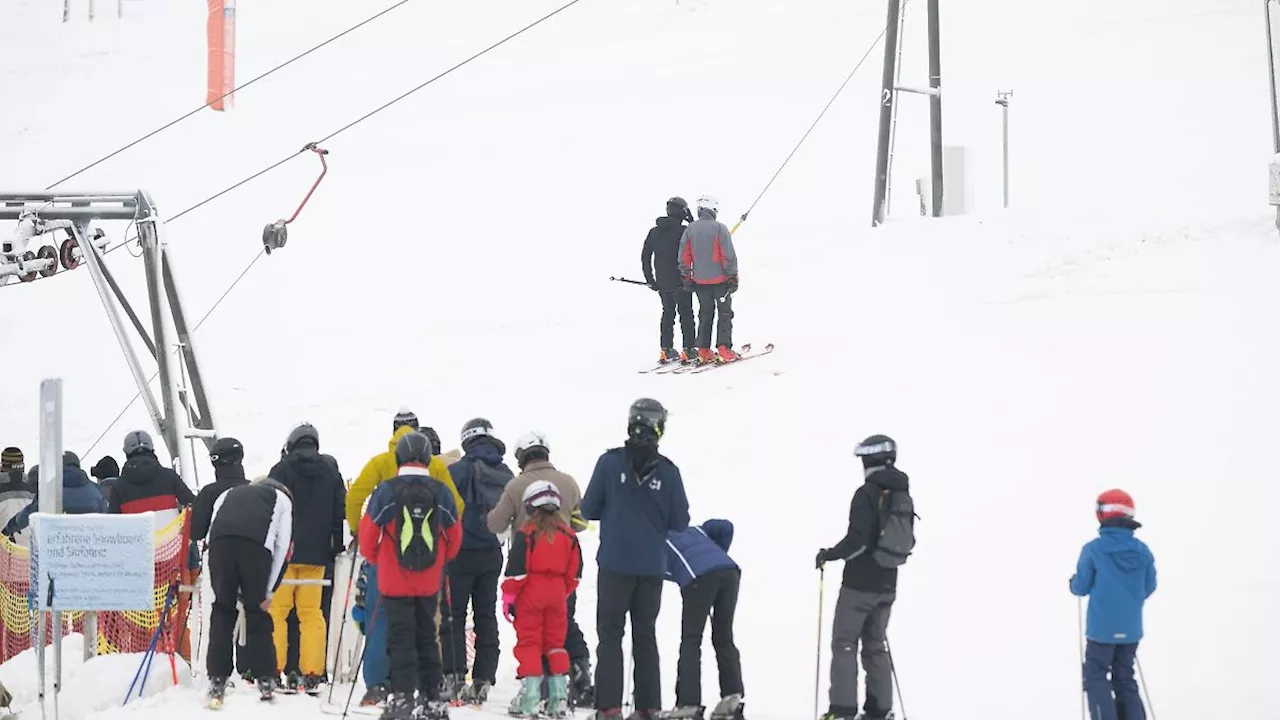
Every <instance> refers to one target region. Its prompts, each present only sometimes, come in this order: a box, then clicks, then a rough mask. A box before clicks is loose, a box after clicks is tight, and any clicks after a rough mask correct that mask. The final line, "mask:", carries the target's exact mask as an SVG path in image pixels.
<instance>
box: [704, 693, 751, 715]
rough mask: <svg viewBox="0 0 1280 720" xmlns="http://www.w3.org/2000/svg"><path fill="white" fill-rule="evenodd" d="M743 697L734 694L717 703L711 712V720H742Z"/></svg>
mask: <svg viewBox="0 0 1280 720" xmlns="http://www.w3.org/2000/svg"><path fill="white" fill-rule="evenodd" d="M743 707H744V706H743V702H742V696H741V695H739V694H737V693H734V694H733V695H727V696H725V697H724V698H722V699H721V700H720V702H718V703H716V707H715V709H714V710H712V711H711V720H742V708H743Z"/></svg>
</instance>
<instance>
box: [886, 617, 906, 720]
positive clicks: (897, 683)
mask: <svg viewBox="0 0 1280 720" xmlns="http://www.w3.org/2000/svg"><path fill="white" fill-rule="evenodd" d="M884 651H885V652H886V653H888V654H889V674H890V675H891V676H893V685H894V687H896V688H897V689H898V707H900V708H902V720H907V703H906V702H905V701H904V700H903V699H902V681H900V680H898V666H897V665H895V664H894V662H893V648H891V647H889V638H888V636H886V637H885V639H884Z"/></svg>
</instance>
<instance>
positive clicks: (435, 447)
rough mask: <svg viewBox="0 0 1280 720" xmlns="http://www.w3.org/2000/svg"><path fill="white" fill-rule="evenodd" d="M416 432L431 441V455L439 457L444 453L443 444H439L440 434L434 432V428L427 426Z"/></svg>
mask: <svg viewBox="0 0 1280 720" xmlns="http://www.w3.org/2000/svg"><path fill="white" fill-rule="evenodd" d="M418 432H420V433H422V434H423V435H426V436H427V439H428V440H430V441H431V454H432V455H440V454H442V453H443V452H444V444H443V443H441V442H440V433H438V432H436V429H435V428H433V427H431V426H430V425H428V426H427V427H424V428H419V430H418Z"/></svg>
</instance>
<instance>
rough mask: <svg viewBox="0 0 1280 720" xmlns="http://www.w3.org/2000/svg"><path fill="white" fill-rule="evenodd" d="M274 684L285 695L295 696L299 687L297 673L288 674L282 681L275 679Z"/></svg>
mask: <svg viewBox="0 0 1280 720" xmlns="http://www.w3.org/2000/svg"><path fill="white" fill-rule="evenodd" d="M276 684H277V685H278V686H279V687H280V692H282V693H284V694H285V695H297V694H298V685H299V678H298V673H296V672H289V673H287V674H286V675H285V676H284V678H283V679H280V678H277V679H276Z"/></svg>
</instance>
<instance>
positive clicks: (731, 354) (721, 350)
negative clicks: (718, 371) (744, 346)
mask: <svg viewBox="0 0 1280 720" xmlns="http://www.w3.org/2000/svg"><path fill="white" fill-rule="evenodd" d="M716 359H717V361H718V362H722V363H727V362H733V361H734V360H741V359H742V356H741V355H739V354H738V353H737V352H735V351H734V349H733V348H731V347H729V346H728V345H721V346H720V347H718V348H716Z"/></svg>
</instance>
